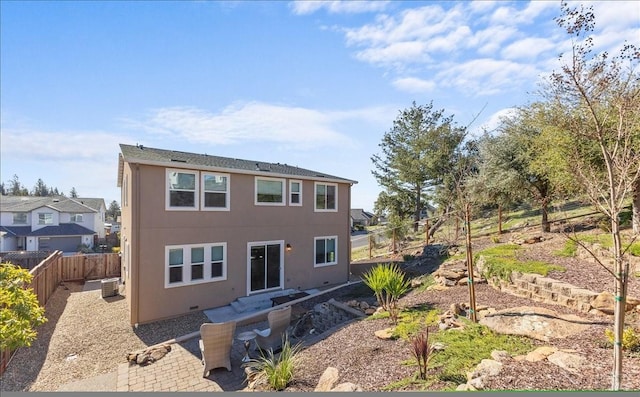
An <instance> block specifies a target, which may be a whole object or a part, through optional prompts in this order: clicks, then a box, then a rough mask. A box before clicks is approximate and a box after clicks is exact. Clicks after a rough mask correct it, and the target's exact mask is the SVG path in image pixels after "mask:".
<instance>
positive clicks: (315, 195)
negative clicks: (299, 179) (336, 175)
mask: <svg viewBox="0 0 640 397" xmlns="http://www.w3.org/2000/svg"><path fill="white" fill-rule="evenodd" d="M320 185H323V186H325V188H326V187H327V186H333V187H335V190H336V196H335V206H336V207H335V208H318V186H320ZM325 203H326V194H325ZM313 209H314V211H315V212H338V184H337V183H328V182H315V183H314V184H313Z"/></svg>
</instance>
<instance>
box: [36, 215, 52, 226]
mask: <svg viewBox="0 0 640 397" xmlns="http://www.w3.org/2000/svg"><path fill="white" fill-rule="evenodd" d="M38 225H53V214H52V213H51V212H41V213H39V214H38Z"/></svg>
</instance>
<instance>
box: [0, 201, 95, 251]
mask: <svg viewBox="0 0 640 397" xmlns="http://www.w3.org/2000/svg"><path fill="white" fill-rule="evenodd" d="M105 211H106V206H105V204H104V199H100V198H68V197H65V196H56V197H33V196H0V251H3V252H4V251H23V250H24V251H55V250H60V251H63V252H77V251H78V248H79V246H81V245H83V244H84V245H86V246H88V247H93V241H94V236H97V237H102V238H103V237H104V235H105V231H104V226H103V225H104V217H105Z"/></svg>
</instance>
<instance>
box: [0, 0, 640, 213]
mask: <svg viewBox="0 0 640 397" xmlns="http://www.w3.org/2000/svg"><path fill="white" fill-rule="evenodd" d="M574 4H578V3H574ZM583 4H585V5H589V4H593V7H594V10H595V13H596V24H597V29H596V31H595V32H594V36H595V43H596V50H598V51H601V50H608V51H615V50H616V49H618V48H620V47H621V46H622V44H623V43H624V41H625V40H628V41H630V42H632V43H635V44H639V42H640V2H621V1H620V2H619V1H614V2H604V1H602V2H583ZM0 7H1V9H0V18H1V19H0V26H1V27H0V29H1V31H0V33H1V34H0V40H1V43H0V44H1V45H0V51H1V53H0V111H1V119H0V155H1V160H0V180H2V181H3V182H5V185H6V184H7V182H8V181H9V180H10V179H11V178H12V176H13V175H14V174H17V175H18V176H19V178H20V181H21V182H22V183H23V184H24V185H25V187H27V188H29V189H31V188H32V187H33V185H34V184H35V182H36V180H37V179H38V178H42V179H43V181H44V182H45V183H46V184H47V185H49V186H53V187H58V188H59V189H60V190H62V191H63V192H65V193H66V194H68V192H69V191H70V190H71V188H72V187H75V188H76V190H77V191H78V193H79V194H80V195H81V196H84V197H102V198H104V199H105V201H106V202H107V204H108V203H110V202H111V201H112V200H116V201H118V202H119V201H120V190H119V188H117V186H116V177H117V157H118V152H119V147H118V144H119V143H127V144H136V143H139V144H143V145H145V146H150V147H157V148H162V149H173V150H182V151H187V152H195V153H207V154H212V155H220V156H226V157H236V158H243V159H249V160H257V161H266V162H280V163H287V164H291V165H297V166H299V167H303V168H309V169H313V170H316V171H321V172H324V173H328V174H333V175H337V176H340V177H344V178H348V179H352V180H356V181H358V184H356V185H354V186H353V188H352V203H351V204H352V207H353V208H364V209H365V210H369V211H371V210H373V204H374V201H375V199H376V198H377V196H378V193H379V191H380V189H379V187H378V185H377V183H376V181H375V179H374V178H373V176H372V174H371V169H372V162H371V156H372V155H373V154H375V153H379V152H380V148H379V146H378V145H379V143H380V142H381V139H382V136H383V134H384V133H385V132H386V131H388V130H390V128H391V127H392V123H393V120H394V119H395V118H396V117H397V115H398V113H399V112H400V111H401V110H402V109H405V108H408V107H410V106H411V104H412V102H413V101H415V102H416V103H417V104H426V103H429V102H430V101H433V104H434V107H435V108H437V109H445V113H446V114H448V115H453V116H454V119H455V120H456V122H457V123H459V124H460V125H468V124H469V123H471V121H472V120H473V119H474V117H475V116H477V115H479V116H478V117H477V119H476V120H475V122H474V123H473V124H471V126H470V130H471V131H472V132H473V133H478V132H479V131H482V130H483V129H484V128H487V129H491V128H493V126H495V125H496V122H497V120H498V117H499V116H500V115H502V114H505V112H507V111H508V109H509V108H510V107H513V106H518V105H523V104H526V103H527V102H528V101H531V100H534V99H535V97H534V96H533V93H535V91H536V90H537V89H538V83H539V82H540V79H541V78H542V77H543V76H545V75H547V74H548V73H550V72H551V71H552V70H554V69H557V68H558V65H559V64H558V55H559V54H560V53H563V52H566V51H568V50H569V49H570V48H571V39H570V37H568V36H567V35H566V34H565V33H563V31H562V30H561V29H560V28H559V27H557V25H556V24H555V22H554V21H553V18H554V17H556V16H558V15H559V12H560V2H559V1H534V2H525V1H516V2H507V1H497V2H491V1H474V2H453V1H445V2H437V1H426V2H421V1H407V2H403V1H392V2H386V1H373V2H366V1H324V2H315V1H303V2H285V1H264V2H259V1H237V2H236V1H194V2H190V1H177V2H170V1H149V2H143V1H136V2H134V1H105V2H100V1H87V2H80V1H64V2H44V1H4V0H3V1H2V2H1V3H0Z"/></svg>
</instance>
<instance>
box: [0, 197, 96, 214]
mask: <svg viewBox="0 0 640 397" xmlns="http://www.w3.org/2000/svg"><path fill="white" fill-rule="evenodd" d="M78 200H102V199H71V198H68V197H64V196H55V197H54V196H51V197H34V196H0V211H2V212H31V211H33V210H35V209H38V208H41V207H49V208H51V209H53V210H56V211H58V212H67V213H69V212H71V213H93V212H98V211H97V210H96V209H93V208H92V207H90V206H88V205H87V204H82V203H81V202H79V201H78ZM92 202H93V201H92Z"/></svg>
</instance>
